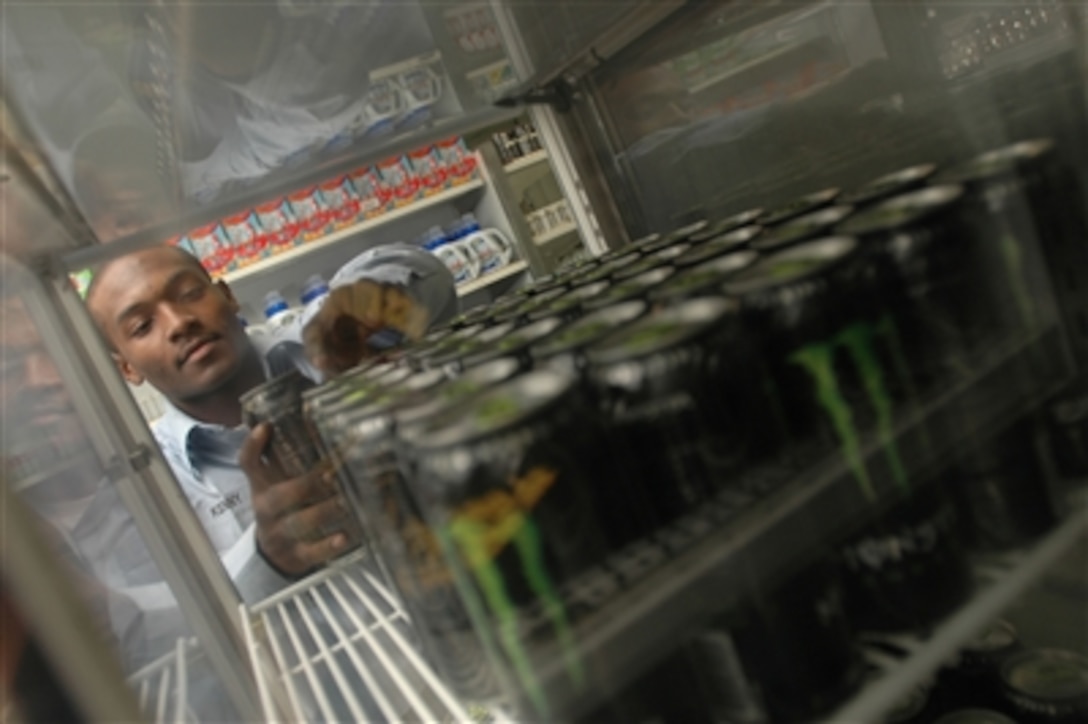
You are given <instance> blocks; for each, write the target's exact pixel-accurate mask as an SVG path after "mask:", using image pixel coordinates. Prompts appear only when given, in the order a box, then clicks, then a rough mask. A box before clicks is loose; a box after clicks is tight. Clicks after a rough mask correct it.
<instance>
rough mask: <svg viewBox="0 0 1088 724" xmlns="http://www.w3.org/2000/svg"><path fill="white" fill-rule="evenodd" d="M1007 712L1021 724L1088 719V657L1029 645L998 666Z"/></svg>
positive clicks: (1067, 723)
mask: <svg viewBox="0 0 1088 724" xmlns="http://www.w3.org/2000/svg"><path fill="white" fill-rule="evenodd" d="M1001 681H1002V685H1003V687H1004V693H1005V702H1006V704H1007V706H1008V707H1009V712H1010V713H1011V714H1012V715H1013V716H1014V717H1016V719H1017V721H1019V722H1021V723H1022V724H1074V723H1075V722H1076V723H1077V724H1080V723H1082V722H1084V721H1086V720H1088V658H1085V657H1084V656H1081V655H1080V654H1076V653H1073V652H1072V651H1061V650H1058V649H1032V650H1030V651H1024V652H1022V653H1020V654H1017V655H1015V656H1012V657H1010V658H1009V659H1008V660H1007V661H1005V664H1004V665H1003V666H1002V667H1001Z"/></svg>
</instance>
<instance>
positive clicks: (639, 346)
mask: <svg viewBox="0 0 1088 724" xmlns="http://www.w3.org/2000/svg"><path fill="white" fill-rule="evenodd" d="M736 308H737V306H736V302H734V301H733V300H730V299H726V298H725V297H699V298H696V299H691V300H688V301H686V302H683V303H681V304H677V305H675V306H672V307H669V308H668V309H665V310H663V311H661V312H658V313H656V314H653V315H650V316H648V317H643V318H642V319H639V320H638V321H637V322H635V323H634V324H631V325H629V326H627V327H624V328H623V329H620V330H617V331H616V332H614V333H613V334H610V335H608V336H607V337H605V338H604V339H601V340H600V341H598V342H596V343H595V344H593V345H592V346H590V347H589V348H588V349H587V350H586V355H587V357H588V358H589V363H590V365H594V366H599V365H609V364H613V363H616V362H626V361H630V360H635V359H641V358H644V357H648V356H650V355H654V354H657V353H659V352H662V351H664V350H668V349H672V348H674V347H676V346H677V345H681V344H684V343H685V342H688V341H689V340H691V339H692V338H694V337H697V336H699V335H700V334H702V333H703V331H704V330H706V329H707V328H708V327H710V326H712V325H714V324H716V323H718V322H719V321H720V320H721V319H722V318H723V317H725V316H726V315H728V314H729V313H730V312H732V311H735V310H736Z"/></svg>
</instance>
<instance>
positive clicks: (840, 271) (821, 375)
mask: <svg viewBox="0 0 1088 724" xmlns="http://www.w3.org/2000/svg"><path fill="white" fill-rule="evenodd" d="M859 259H860V257H859V255H858V253H857V242H856V241H855V240H854V239H851V238H848V237H831V238H827V239H821V240H818V241H812V242H806V243H804V244H800V245H798V246H795V247H793V248H790V249H787V250H785V251H782V252H778V253H777V254H772V255H770V256H767V257H763V258H760V259H759V260H758V261H757V262H756V263H755V264H753V265H752V266H749V267H747V268H746V269H743V270H741V271H739V272H737V273H736V274H733V275H732V276H730V277H729V278H728V280H727V281H726V282H725V283H724V284H723V285H722V287H721V288H722V291H723V293H725V294H726V295H727V296H729V297H731V298H734V299H737V300H739V301H740V303H741V314H742V318H743V321H744V329H745V332H744V336H745V338H747V339H749V340H751V342H752V344H754V345H755V346H756V347H757V349H758V350H759V351H758V353H757V354H756V356H755V358H756V359H759V360H760V361H761V364H759V365H751V364H749V365H748V366H749V367H756V366H758V368H759V369H758V373H759V376H760V379H759V380H758V381H757V382H756V383H755V385H754V387H755V389H757V390H759V391H760V392H761V393H762V395H763V396H764V398H765V400H766V403H765V405H764V407H765V409H766V410H767V412H768V414H769V417H768V420H769V421H771V422H772V423H773V424H772V426H771V427H770V428H769V429H763V430H760V431H759V433H758V435H756V437H757V438H758V439H761V440H763V441H764V447H765V449H766V452H768V453H771V452H789V451H790V450H791V449H792V448H794V447H795V446H797V445H800V444H802V443H804V442H805V441H816V442H819V443H820V444H821V445H823V446H834V445H838V446H839V448H840V449H841V450H842V452H843V455H844V457H845V459H846V460H847V461H848V463H849V464H850V467H851V469H852V470H853V471H854V474H855V475H856V476H857V478H858V481H859V484H860V485H861V487H862V489H863V490H865V491H866V493H867V495H870V496H871V495H872V491H871V488H872V485H871V482H870V480H869V473H868V471H867V470H866V469H865V467H864V465H862V464H861V462H860V459H859V456H858V455H857V453H856V451H857V449H858V448H857V446H858V445H859V444H860V434H861V429H860V427H858V423H857V421H856V416H857V411H856V409H855V408H856V406H857V405H858V404H860V403H859V402H858V398H859V396H860V395H859V392H858V391H859V389H860V388H861V385H860V383H859V382H858V381H857V373H856V371H855V368H854V365H853V363H854V361H855V358H857V357H861V355H862V354H863V353H864V352H866V351H867V347H866V346H865V345H862V344H854V341H855V340H854V337H858V336H861V335H860V332H864V331H865V330H864V329H862V330H860V332H858V333H857V334H855V332H856V331H857V330H854V328H853V324H852V318H851V311H852V310H854V309H856V302H855V304H850V305H847V303H846V302H847V301H849V300H856V299H857V298H859V297H860V296H861V292H862V290H864V286H863V285H864V278H863V275H862V273H861V267H860V265H859ZM844 331H848V333H849V334H850V335H852V336H850V337H848V338H844V337H843V332H844ZM866 339H867V337H863V338H862V340H861V341H862V342H865V341H866ZM872 357H873V355H872V354H870V355H869V356H868V358H866V359H865V361H866V362H868V361H870V360H871V358H872ZM787 405H788V414H787ZM756 421H758V420H756ZM756 421H753V422H756Z"/></svg>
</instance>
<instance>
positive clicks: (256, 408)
mask: <svg viewBox="0 0 1088 724" xmlns="http://www.w3.org/2000/svg"><path fill="white" fill-rule="evenodd" d="M313 386H314V383H313V382H312V381H311V380H310V379H309V378H307V377H305V376H303V374H302V373H301V372H299V371H298V370H291V371H290V372H288V373H286V374H283V375H280V376H279V377H277V378H275V379H273V380H269V381H268V382H265V383H264V384H263V385H258V386H257V387H254V388H253V389H252V390H250V391H248V392H246V393H245V394H244V395H242V396H241V397H240V398H239V400H238V401H239V402H240V403H241V405H242V410H243V411H244V413H245V415H246V417H247V418H249V417H252V420H253V421H252V422H250V421H249V420H247V423H248V424H253V423H255V422H260V421H261V420H263V419H265V418H266V417H267V416H268V415H269V414H271V413H274V412H277V411H279V410H281V409H284V408H291V409H295V410H298V409H301V405H302V393H303V392H304V391H305V390H308V389H310V388H311V387H313Z"/></svg>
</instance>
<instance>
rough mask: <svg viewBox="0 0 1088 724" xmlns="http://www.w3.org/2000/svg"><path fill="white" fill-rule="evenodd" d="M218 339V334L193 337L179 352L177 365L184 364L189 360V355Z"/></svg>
mask: <svg viewBox="0 0 1088 724" xmlns="http://www.w3.org/2000/svg"><path fill="white" fill-rule="evenodd" d="M218 339H219V335H216V334H210V335H208V336H207V337H201V338H200V339H195V340H193V341H192V342H190V343H189V344H187V345H185V347H184V348H182V350H181V354H179V355H178V367H181V366H182V365H184V364H185V363H186V362H188V361H189V358H190V357H192V356H193V355H195V354H197V353H199V352H201V351H203V350H204V349H205V348H206V347H207V346H208V345H210V344H212V343H213V342H215V341H216V340H218Z"/></svg>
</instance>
